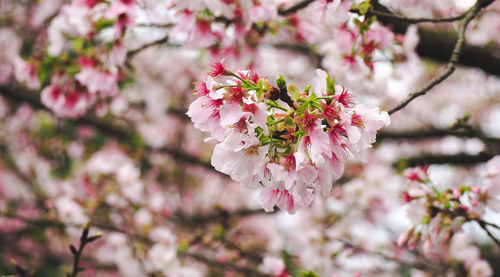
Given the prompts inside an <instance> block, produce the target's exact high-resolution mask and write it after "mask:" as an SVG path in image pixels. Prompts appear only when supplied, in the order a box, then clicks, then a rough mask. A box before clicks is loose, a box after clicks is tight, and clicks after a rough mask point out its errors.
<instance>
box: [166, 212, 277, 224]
mask: <svg viewBox="0 0 500 277" xmlns="http://www.w3.org/2000/svg"><path fill="white" fill-rule="evenodd" d="M273 213H274V212H270V213H269V212H265V211H264V210H263V209H242V210H237V211H232V212H231V211H226V210H219V211H216V212H213V213H211V214H205V215H195V216H187V215H184V214H182V213H178V214H175V215H173V216H172V217H171V218H170V219H171V220H173V221H175V222H178V223H182V224H185V225H192V226H199V225H203V224H207V223H211V222H216V221H225V220H228V219H231V218H235V217H245V216H253V215H271V214H273Z"/></svg>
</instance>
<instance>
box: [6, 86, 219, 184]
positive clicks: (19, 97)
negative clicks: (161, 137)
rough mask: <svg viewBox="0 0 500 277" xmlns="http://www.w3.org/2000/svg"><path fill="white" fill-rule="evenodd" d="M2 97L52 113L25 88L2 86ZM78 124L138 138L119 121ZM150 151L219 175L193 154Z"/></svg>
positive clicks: (83, 119)
mask: <svg viewBox="0 0 500 277" xmlns="http://www.w3.org/2000/svg"><path fill="white" fill-rule="evenodd" d="M0 95H3V96H5V97H7V98H9V99H11V100H13V101H15V102H26V103H28V104H30V105H31V106H33V107H35V108H38V109H44V110H47V111H50V109H48V108H47V107H45V106H44V105H43V104H42V103H41V101H40V98H39V96H38V94H36V93H35V92H32V91H28V90H26V89H24V88H21V87H16V86H0ZM75 122H76V123H77V124H83V125H89V126H92V127H94V128H96V129H97V130H98V131H100V132H101V133H103V134H106V135H109V136H112V137H114V138H117V139H121V140H131V139H133V138H134V136H136V134H135V132H134V130H133V128H132V127H131V126H129V125H128V124H126V123H125V122H122V121H119V120H116V119H115V120H105V119H101V118H98V117H96V116H93V115H86V116H82V117H80V118H78V119H76V120H75ZM146 148H147V150H148V151H158V152H161V153H165V154H168V155H171V156H172V157H173V158H174V159H176V160H178V161H181V162H185V163H189V164H194V165H198V166H201V167H204V168H207V169H210V170H214V172H217V173H219V172H218V171H215V169H214V168H213V167H212V165H211V164H210V162H206V161H202V160H200V159H199V158H198V157H196V156H193V155H191V154H188V153H185V152H183V151H181V150H179V149H174V148H171V147H162V148H158V149H152V148H150V147H147V146H146ZM220 174H221V175H223V176H226V175H224V174H222V173H220Z"/></svg>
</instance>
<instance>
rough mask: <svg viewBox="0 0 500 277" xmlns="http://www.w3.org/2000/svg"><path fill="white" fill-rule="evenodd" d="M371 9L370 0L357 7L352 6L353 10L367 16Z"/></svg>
mask: <svg viewBox="0 0 500 277" xmlns="http://www.w3.org/2000/svg"><path fill="white" fill-rule="evenodd" d="M370 7H371V4H370V0H366V1H363V2H361V3H359V4H357V5H352V6H351V9H354V10H359V13H360V14H366V13H367V12H368V10H369V9H370Z"/></svg>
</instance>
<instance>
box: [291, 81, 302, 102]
mask: <svg viewBox="0 0 500 277" xmlns="http://www.w3.org/2000/svg"><path fill="white" fill-rule="evenodd" d="M288 94H290V96H292V98H293V99H294V100H297V99H299V97H300V91H299V88H297V86H296V85H294V84H290V85H288Z"/></svg>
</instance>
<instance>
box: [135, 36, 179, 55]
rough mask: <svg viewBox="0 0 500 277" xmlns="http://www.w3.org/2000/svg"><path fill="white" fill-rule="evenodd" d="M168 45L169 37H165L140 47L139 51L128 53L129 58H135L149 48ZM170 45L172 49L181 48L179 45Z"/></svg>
mask: <svg viewBox="0 0 500 277" xmlns="http://www.w3.org/2000/svg"><path fill="white" fill-rule="evenodd" d="M167 43H168V36H165V37H163V38H161V39H158V40H155V41H153V42H150V43H146V44H144V45H142V46H141V47H139V48H137V49H134V50H130V51H128V52H127V58H129V59H130V58H132V57H133V56H135V55H136V54H137V53H139V52H141V51H142V50H144V49H147V48H149V47H152V46H156V45H162V44H167ZM168 45H169V46H171V47H179V45H175V44H168Z"/></svg>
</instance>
